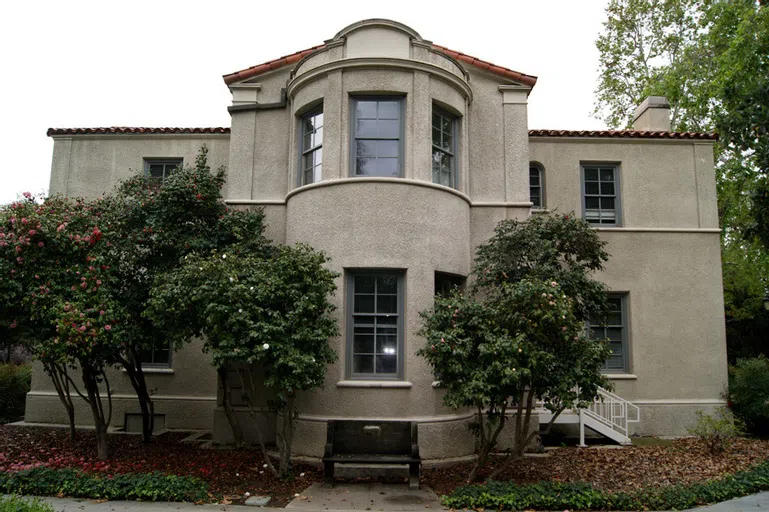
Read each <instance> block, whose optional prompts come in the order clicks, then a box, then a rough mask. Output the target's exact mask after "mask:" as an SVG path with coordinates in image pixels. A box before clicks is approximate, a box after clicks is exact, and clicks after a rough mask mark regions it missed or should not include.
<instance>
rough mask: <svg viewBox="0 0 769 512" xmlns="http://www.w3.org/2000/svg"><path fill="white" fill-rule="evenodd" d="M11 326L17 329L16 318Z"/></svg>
mask: <svg viewBox="0 0 769 512" xmlns="http://www.w3.org/2000/svg"><path fill="white" fill-rule="evenodd" d="M10 327H11V329H15V328H16V320H14V321H13V322H11V326H10Z"/></svg>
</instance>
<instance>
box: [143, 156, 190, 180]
mask: <svg viewBox="0 0 769 512" xmlns="http://www.w3.org/2000/svg"><path fill="white" fill-rule="evenodd" d="M182 163H183V160H182V159H181V158H145V159H144V173H145V174H146V175H147V176H149V178H150V179H151V180H153V181H156V182H157V183H160V184H162V183H164V182H165V181H166V178H168V176H170V175H171V173H172V172H174V171H175V170H176V169H178V168H179V167H181V166H182Z"/></svg>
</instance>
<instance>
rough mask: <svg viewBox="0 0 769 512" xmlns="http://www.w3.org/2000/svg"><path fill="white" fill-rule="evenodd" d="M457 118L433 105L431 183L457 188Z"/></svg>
mask: <svg viewBox="0 0 769 512" xmlns="http://www.w3.org/2000/svg"><path fill="white" fill-rule="evenodd" d="M456 133H457V119H456V117H455V116H452V115H451V114H449V113H448V112H446V111H445V110H443V109H442V108H440V107H436V106H435V105H433V183H438V184H439V185H444V186H446V187H453V188H457V159H456V140H457V137H456Z"/></svg>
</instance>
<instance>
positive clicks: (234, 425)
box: [216, 365, 244, 448]
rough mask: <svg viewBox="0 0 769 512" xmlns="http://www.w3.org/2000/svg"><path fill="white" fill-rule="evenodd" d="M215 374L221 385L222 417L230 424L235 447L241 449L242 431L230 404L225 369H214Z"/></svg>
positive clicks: (224, 367)
mask: <svg viewBox="0 0 769 512" xmlns="http://www.w3.org/2000/svg"><path fill="white" fill-rule="evenodd" d="M216 373H217V375H218V376H219V383H220V384H221V385H222V407H224V415H225V416H227V423H229V424H230V429H232V437H234V438H235V446H236V447H237V448H241V447H242V446H243V444H244V443H243V429H242V428H241V427H240V423H239V422H238V417H237V415H236V414H235V411H234V410H233V409H232V403H231V402H230V391H231V390H230V385H229V381H228V379H227V367H226V365H225V366H222V367H220V368H217V369H216Z"/></svg>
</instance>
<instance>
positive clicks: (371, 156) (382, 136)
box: [352, 98, 403, 177]
mask: <svg viewBox="0 0 769 512" xmlns="http://www.w3.org/2000/svg"><path fill="white" fill-rule="evenodd" d="M401 103H402V101H401V100H400V99H393V98H386V99H385V98H375V99H355V100H354V101H353V105H354V106H353V115H354V116H355V117H354V120H353V139H354V142H353V146H352V164H353V169H354V175H355V176H383V177H393V176H400V173H401V170H400V169H401V147H402V142H403V141H402V136H401Z"/></svg>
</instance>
